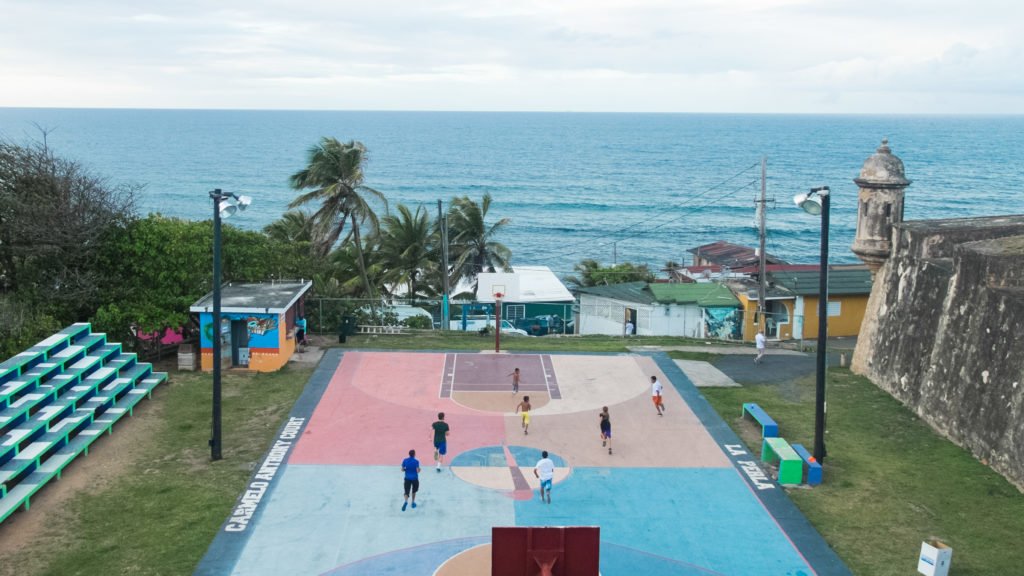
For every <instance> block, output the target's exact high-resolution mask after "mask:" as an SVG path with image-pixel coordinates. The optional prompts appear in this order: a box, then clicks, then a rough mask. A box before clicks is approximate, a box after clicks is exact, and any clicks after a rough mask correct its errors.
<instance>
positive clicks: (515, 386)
mask: <svg viewBox="0 0 1024 576" xmlns="http://www.w3.org/2000/svg"><path fill="white" fill-rule="evenodd" d="M508 376H511V377H512V394H513V395H515V394H517V393H519V368H516V369H515V370H513V371H512V373H511V374H508Z"/></svg>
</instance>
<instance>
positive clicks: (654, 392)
mask: <svg viewBox="0 0 1024 576" xmlns="http://www.w3.org/2000/svg"><path fill="white" fill-rule="evenodd" d="M662 390H664V387H663V386H662V385H661V382H658V377H657V376H651V399H652V400H654V407H655V408H656V409H657V410H658V416H661V413H662V412H664V411H665V404H664V403H663V402H662V399H661V392H662Z"/></svg>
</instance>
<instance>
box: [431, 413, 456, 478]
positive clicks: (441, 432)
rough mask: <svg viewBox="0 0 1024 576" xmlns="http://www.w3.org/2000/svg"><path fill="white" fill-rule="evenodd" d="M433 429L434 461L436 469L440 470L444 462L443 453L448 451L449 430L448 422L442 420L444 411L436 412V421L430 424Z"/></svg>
mask: <svg viewBox="0 0 1024 576" xmlns="http://www.w3.org/2000/svg"><path fill="white" fill-rule="evenodd" d="M430 428H431V429H432V430H433V440H434V463H435V464H437V471H438V472H440V471H441V464H443V463H444V455H445V454H447V453H448V432H449V431H450V430H451V428H449V426H448V423H447V422H445V421H444V412H438V413H437V422H434V423H433V424H431V425H430Z"/></svg>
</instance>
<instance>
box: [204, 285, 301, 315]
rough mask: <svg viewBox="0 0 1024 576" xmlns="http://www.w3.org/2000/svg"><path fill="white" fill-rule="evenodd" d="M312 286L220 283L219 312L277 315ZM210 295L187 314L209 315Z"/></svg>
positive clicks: (211, 295)
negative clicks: (206, 313) (204, 313)
mask: <svg viewBox="0 0 1024 576" xmlns="http://www.w3.org/2000/svg"><path fill="white" fill-rule="evenodd" d="M312 287H313V282H312V281H310V280H303V281H283V282H262V283H249V282H238V283H230V284H223V285H221V288H220V306H221V311H222V312H239V313H243V314H245V313H248V312H265V313H271V312H273V313H276V314H281V313H284V312H285V311H287V310H288V308H291V306H292V305H293V304H295V302H296V301H297V300H298V299H299V297H301V296H302V295H303V294H305V293H306V292H308V291H309V289H310V288H312ZM212 311H213V292H210V293H209V294H207V295H206V296H203V297H202V298H200V299H199V301H198V302H196V303H195V304H193V305H192V306H191V307H189V312H212Z"/></svg>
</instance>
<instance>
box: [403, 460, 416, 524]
mask: <svg viewBox="0 0 1024 576" xmlns="http://www.w3.org/2000/svg"><path fill="white" fill-rule="evenodd" d="M402 472H405V502H403V503H402V512H405V508H406V507H407V506H409V494H410V493H411V494H412V507H413V508H414V509H415V508H416V493H417V492H419V490H420V461H419V460H417V459H416V451H415V450H409V457H408V458H406V459H405V460H402Z"/></svg>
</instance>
